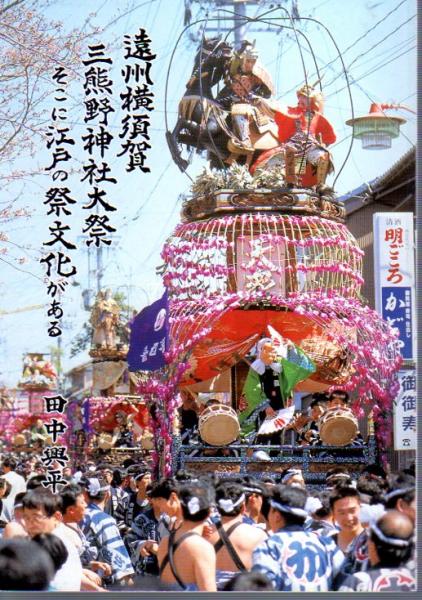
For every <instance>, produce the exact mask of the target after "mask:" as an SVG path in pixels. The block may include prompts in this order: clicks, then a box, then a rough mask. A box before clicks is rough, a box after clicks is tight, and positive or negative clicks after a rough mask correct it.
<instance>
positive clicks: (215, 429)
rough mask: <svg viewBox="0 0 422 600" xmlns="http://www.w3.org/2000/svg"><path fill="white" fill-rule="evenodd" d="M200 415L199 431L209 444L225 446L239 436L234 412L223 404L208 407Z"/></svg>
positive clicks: (237, 422)
mask: <svg viewBox="0 0 422 600" xmlns="http://www.w3.org/2000/svg"><path fill="white" fill-rule="evenodd" d="M210 408H211V410H209V409H207V410H206V411H204V412H203V413H202V415H201V418H200V422H199V433H200V435H201V438H202V439H203V441H204V442H206V443H207V444H210V446H226V445H227V444H231V443H232V442H234V441H235V440H236V439H237V438H238V436H239V431H240V427H239V421H238V420H237V416H236V412H235V411H234V410H233V409H231V408H229V407H225V406H215V407H210Z"/></svg>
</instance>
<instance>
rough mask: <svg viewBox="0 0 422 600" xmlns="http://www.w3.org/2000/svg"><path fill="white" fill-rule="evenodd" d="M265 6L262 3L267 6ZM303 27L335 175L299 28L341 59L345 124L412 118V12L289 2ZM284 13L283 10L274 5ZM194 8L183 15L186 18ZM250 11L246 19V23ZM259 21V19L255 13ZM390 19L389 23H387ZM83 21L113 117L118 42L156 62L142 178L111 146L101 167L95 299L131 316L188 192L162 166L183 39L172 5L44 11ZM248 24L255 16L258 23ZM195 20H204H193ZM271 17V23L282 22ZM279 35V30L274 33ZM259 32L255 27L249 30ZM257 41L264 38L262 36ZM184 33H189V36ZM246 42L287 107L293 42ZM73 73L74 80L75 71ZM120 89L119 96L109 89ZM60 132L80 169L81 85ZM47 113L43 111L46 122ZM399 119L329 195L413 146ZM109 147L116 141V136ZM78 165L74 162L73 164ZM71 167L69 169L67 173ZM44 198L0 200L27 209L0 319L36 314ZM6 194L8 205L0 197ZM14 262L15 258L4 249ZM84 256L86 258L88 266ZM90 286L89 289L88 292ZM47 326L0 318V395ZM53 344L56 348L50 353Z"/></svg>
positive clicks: (338, 108) (267, 38)
mask: <svg viewBox="0 0 422 600" xmlns="http://www.w3.org/2000/svg"><path fill="white" fill-rule="evenodd" d="M203 4H204V3H203ZM267 4H268V3H267ZM297 4H298V8H299V13H300V15H301V17H302V20H301V21H300V22H296V27H297V28H298V29H300V30H301V31H302V32H303V33H304V34H305V35H306V36H307V37H308V38H309V41H310V44H311V46H312V49H313V52H314V53H315V56H316V60H317V63H318V66H319V68H320V69H321V71H322V72H323V73H324V77H323V80H322V82H323V89H324V93H325V96H326V105H325V115H326V116H327V118H328V119H329V120H330V121H331V122H332V123H333V124H334V126H335V129H336V132H337V139H338V141H337V143H336V144H335V145H334V146H333V148H332V151H333V155H334V162H335V165H336V169H337V172H338V171H339V170H340V168H341V166H342V163H343V162H344V159H345V157H346V155H347V152H348V149H349V144H350V133H351V129H350V128H349V127H348V126H346V125H345V121H346V120H347V119H349V118H351V106H350V99H349V96H348V90H347V85H346V81H345V78H344V74H343V73H342V70H341V64H340V61H339V60H338V59H337V53H336V49H335V47H334V45H333V43H332V41H331V40H330V38H329V36H328V35H327V33H326V32H325V31H324V29H323V27H321V26H320V25H318V24H316V23H313V22H311V21H306V20H305V19H304V17H308V18H314V19H318V20H319V21H321V22H322V23H323V24H324V25H325V26H326V27H327V28H328V30H329V31H330V33H331V34H332V36H333V37H334V38H335V40H336V42H337V44H338V46H339V48H340V51H341V53H342V56H343V60H344V62H345V65H346V67H347V68H348V73H349V76H350V80H351V87H350V89H351V94H352V99H353V105H354V111H355V116H360V115H363V114H366V113H367V112H368V110H369V106H370V104H371V102H387V103H390V102H397V103H402V104H405V105H407V106H409V107H410V108H412V109H414V110H415V109H416V49H415V45H416V18H414V16H413V15H415V13H416V2H415V1H413V0H402V1H400V0H383V1H382V2H381V1H377V0H342V1H341V2H340V1H339V0H325V1H323V0H299V2H297ZM283 5H284V6H285V7H286V8H290V6H291V1H290V0H287V1H286V2H284V3H283ZM198 6H199V5H198V3H193V5H192V10H193V13H194V15H195V14H197V11H198ZM257 10H258V9H257V8H256V7H254V8H252V7H250V8H249V13H248V14H250V15H251V16H255V15H256V14H257ZM263 10H264V9H259V11H260V12H263ZM389 13H391V14H389ZM89 14H91V18H92V20H93V22H94V23H96V24H97V25H98V27H99V33H98V35H97V38H96V39H97V40H98V41H101V42H103V43H104V44H108V45H110V49H109V55H110V56H111V57H112V58H113V61H114V68H115V70H114V71H113V80H114V81H115V92H116V95H115V100H116V107H117V105H118V101H119V98H118V90H119V91H120V87H121V86H122V83H121V80H120V79H119V77H120V75H119V71H120V68H121V66H122V62H123V51H122V38H123V35H124V34H128V33H130V34H133V33H136V32H137V30H138V29H139V28H140V27H143V28H145V29H146V30H147V32H148V34H149V35H150V37H151V39H152V48H153V51H154V52H156V53H157V59H156V60H155V61H154V62H153V67H152V79H153V81H154V86H153V91H154V93H155V102H154V105H155V110H154V112H153V113H152V124H151V129H150V132H151V133H152V149H151V150H150V151H149V155H148V156H149V161H148V162H149V164H150V166H151V173H149V174H142V173H141V174H137V173H135V172H134V173H131V174H127V173H126V172H125V170H124V161H122V159H117V158H116V157H115V154H116V149H117V144H116V146H115V147H113V146H112V151H111V153H110V154H109V156H108V157H109V164H110V166H111V167H112V169H113V174H114V176H115V177H116V178H117V179H118V185H116V186H114V187H113V192H112V193H111V194H110V200H112V201H113V203H114V204H115V205H116V206H117V208H118V210H117V212H116V213H114V214H113V223H114V224H115V226H116V228H117V232H116V236H115V243H114V244H113V247H112V249H111V250H109V251H105V252H104V264H105V271H104V278H103V284H104V287H111V288H112V289H113V290H119V291H123V292H125V293H127V294H129V299H130V302H131V304H133V305H134V306H135V307H136V308H138V309H140V308H142V306H144V305H145V304H146V303H147V302H152V301H154V300H155V299H156V298H158V297H159V296H160V295H161V280H160V278H159V277H158V276H157V275H156V274H155V269H156V267H157V266H158V265H159V264H161V259H160V250H161V247H162V245H163V243H164V241H165V239H166V238H167V237H168V236H169V235H170V234H171V232H172V230H173V229H174V227H175V226H176V224H177V222H178V221H179V212H180V195H182V194H186V193H188V192H189V186H190V180H189V179H188V177H187V176H186V175H183V174H182V173H180V172H179V170H178V168H177V167H176V165H174V164H173V163H172V161H171V157H170V153H169V151H168V148H167V145H166V142H165V137H164V135H165V124H164V86H165V81H166V76H167V69H168V66H169V60H170V55H171V53H172V52H173V49H174V47H175V44H176V40H177V38H178V36H179V34H180V33H181V31H182V29H183V16H184V2H183V0H153V1H152V2H147V1H144V2H135V1H130V2H126V1H124V2H123V1H120V0H119V1H117V2H116V1H115V0H90V1H89V2H81V1H79V0H58V1H57V2H56V3H55V4H53V6H52V8H51V9H50V14H49V16H51V18H54V19H60V20H62V21H63V22H64V26H65V28H67V27H77V26H78V24H82V23H83V22H84V19H85V18H86V16H88V15H89ZM258 14H259V12H258ZM198 15H199V17H202V18H203V13H198ZM277 15H280V16H281V15H282V13H281V12H279V13H277V14H276V16H277ZM275 23H278V24H281V25H282V24H286V21H285V20H284V21H281V20H280V21H275ZM260 27H261V28H262V27H264V29H265V28H266V26H265V25H264V26H262V25H260ZM267 29H268V28H267ZM194 30H195V28H194ZM246 37H247V39H256V44H257V48H258V50H259V51H260V55H261V59H262V62H263V63H264V65H265V66H266V67H267V69H268V70H269V71H270V73H271V75H272V77H273V80H274V82H275V85H276V90H277V91H276V95H277V97H278V98H280V100H281V101H282V102H284V103H286V104H294V103H295V90H296V89H297V87H300V85H301V84H302V83H303V82H304V75H303V68H302V64H301V57H300V52H299V48H298V44H297V41H296V39H295V36H294V32H292V31H291V30H287V29H283V30H280V29H279V30H278V31H275V30H273V31H268V30H266V31H259V32H256V31H250V30H249V31H247V33H246ZM194 50H195V45H194V44H192V43H190V42H189V40H188V38H187V36H184V37H182V39H181V41H180V43H179V45H178V47H177V49H176V51H175V55H174V60H173V64H172V68H171V70H170V75H169V90H168V98H167V103H168V120H169V124H170V128H172V127H173V126H174V124H175V121H176V113H177V104H178V100H179V99H180V97H181V95H182V94H183V90H184V87H185V83H186V81H187V79H188V78H189V75H190V71H191V68H192V63H193V55H194ZM303 55H304V59H305V63H306V69H307V73H308V77H309V78H310V79H312V77H313V65H312V61H311V57H310V53H309V51H308V49H307V48H304V49H303ZM81 73H82V68H81ZM119 86H120V87H119ZM71 98H72V101H71V105H72V108H71V110H70V111H69V123H70V124H71V125H72V128H73V137H74V139H75V140H76V142H77V154H78V157H81V153H80V152H81V142H80V135H81V132H83V125H84V124H83V110H82V100H81V98H82V79H81V78H77V79H76V80H75V81H74V82H73V83H72V88H71ZM51 109H52V103H48V102H47V103H46V105H45V106H44V110H45V114H46V116H48V115H49V113H50V112H51ZM395 114H398V115H400V116H402V117H404V118H406V119H407V123H406V124H405V125H404V126H403V127H402V135H401V136H400V138H398V139H396V140H394V141H393V146H392V148H391V149H390V150H385V151H382V152H368V151H366V152H365V151H363V150H362V149H361V148H360V142H358V141H355V142H354V144H353V148H352V151H351V154H350V156H349V159H348V161H347V163H346V165H345V166H344V168H343V170H342V172H341V175H340V177H339V178H338V180H337V183H336V191H337V193H338V194H340V195H341V194H343V193H345V192H347V191H349V190H351V189H353V188H355V187H357V186H359V185H361V184H362V183H363V182H367V181H370V180H372V179H374V178H375V177H377V176H378V175H381V174H382V173H383V172H385V171H386V170H387V169H388V168H389V167H390V166H391V165H392V164H393V163H394V162H396V161H397V160H398V159H399V158H400V157H401V156H402V155H403V154H404V153H405V152H406V151H407V150H408V149H409V148H410V147H411V145H412V144H414V143H415V140H416V117H415V115H412V114H411V113H407V112H398V113H396V112H395V111H391V115H392V116H393V115H395ZM121 118H122V113H121V112H119V111H118V110H117V111H116V114H115V116H114V118H113V119H112V120H111V124H110V127H109V130H110V132H112V133H113V134H114V135H116V134H117V133H119V132H120V128H121ZM116 137H117V135H116ZM48 158H49V155H48V154H47V152H46V151H45V149H44V147H43V145H42V142H40V150H39V152H38V153H37V154H36V156H35V157H34V158H31V157H29V156H24V155H22V156H21V157H20V160H19V166H21V167H24V168H28V169H34V170H36V169H37V168H42V167H43V166H45V165H46V161H47V160H48ZM82 159H83V158H82ZM80 164H81V162H80V161H75V164H74V167H75V169H78V168H79V167H80ZM205 164H206V163H205V159H204V158H201V157H195V158H194V162H193V164H192V165H191V167H190V168H189V174H190V176H191V177H194V176H195V175H196V174H197V173H199V172H200V171H201V170H202V168H203V166H204V165H205ZM79 179H80V177H79V178H78V177H76V176H75V177H74V178H73V179H72V180H71V181H70V183H69V187H70V189H71V191H72V193H73V196H74V197H76V199H77V200H78V201H79V203H80V204H82V203H84V202H85V201H86V200H85V196H84V194H86V191H87V188H86V187H85V186H84V185H83V184H81V183H80V181H79ZM49 186H50V181H49V179H48V178H47V177H46V176H44V175H40V176H34V177H32V178H31V179H29V180H28V179H27V180H25V181H24V182H20V183H19V184H18V185H17V186H16V187H15V189H13V190H10V191H8V192H5V194H6V196H5V195H4V194H3V198H2V201H7V200H8V199H12V197H14V195H19V198H18V200H16V202H15V203H14V207H15V208H18V207H23V206H29V207H30V208H31V210H32V211H33V214H32V216H31V218H30V219H28V220H20V221H16V222H13V223H11V224H9V225H8V226H7V227H6V228H5V229H4V230H5V231H6V233H7V234H8V235H9V237H10V239H11V240H13V241H15V242H16V243H18V244H19V245H24V246H28V248H27V249H26V250H25V252H26V253H27V255H28V258H29V262H28V263H27V264H26V265H23V266H21V267H20V268H21V269H23V270H24V271H23V272H22V271H18V270H16V268H13V267H12V266H10V265H7V264H5V263H1V264H0V311H11V310H14V309H16V308H25V307H28V306H31V305H37V304H45V303H46V302H47V300H48V298H47V296H46V292H45V286H44V285H43V283H42V281H40V279H39V278H42V275H43V272H42V270H41V269H40V266H39V265H38V262H37V260H38V258H39V256H40V253H39V249H40V246H41V244H42V241H46V240H47V238H48V229H47V228H48V224H50V223H51V221H50V218H47V217H46V216H45V214H44V211H43V206H42V201H43V195H44V193H45V191H46V190H47V189H48V187H49ZM7 194H10V196H7ZM83 216H84V215H82V214H81V210H80V209H79V210H75V211H74V215H73V216H72V221H71V222H70V224H71V226H72V238H73V239H74V240H76V241H77V243H78V246H79V248H80V250H79V251H78V253H77V254H76V257H75V259H74V260H75V262H76V264H77V267H78V270H79V273H78V276H77V278H76V279H77V281H78V283H79V284H80V285H79V286H78V287H74V288H72V290H69V292H67V293H66V295H65V297H64V306H65V317H64V323H65V325H66V329H65V332H64V334H63V336H62V340H63V347H64V348H65V350H66V351H67V349H68V348H69V345H70V340H71V338H72V337H73V336H74V335H76V334H77V333H78V331H79V329H80V325H81V323H82V322H83V320H85V319H86V318H87V317H88V316H89V315H88V313H86V312H84V311H83V308H82V298H81V291H82V290H83V289H86V288H87V287H88V273H87V270H88V259H87V253H86V250H85V248H84V244H83V241H82V240H81V239H80V237H79V236H80V235H81V229H82V222H83ZM11 253H12V255H16V256H17V255H18V254H19V250H18V249H11ZM93 260H94V256H92V257H91V261H93ZM93 285H94V281H93V280H92V277H91V286H93ZM46 329H47V318H46V316H45V311H44V310H34V311H27V312H20V313H15V314H9V315H7V314H6V315H1V314H0V361H1V362H0V364H1V367H0V383H1V382H3V383H5V384H7V385H9V386H13V385H16V383H17V381H18V379H19V377H20V372H21V368H22V367H21V359H22V354H23V353H24V352H27V351H28V352H43V351H44V352H48V348H49V346H50V345H51V344H52V341H51V340H50V339H49V338H48V336H47V333H46ZM53 343H55V342H54V341H53ZM85 359H86V355H85V356H84V355H81V356H79V357H78V358H77V359H73V360H72V361H69V360H68V357H67V355H66V354H65V357H64V368H65V370H66V369H68V368H69V367H70V366H73V365H74V364H75V363H79V362H83V361H84V360H85Z"/></svg>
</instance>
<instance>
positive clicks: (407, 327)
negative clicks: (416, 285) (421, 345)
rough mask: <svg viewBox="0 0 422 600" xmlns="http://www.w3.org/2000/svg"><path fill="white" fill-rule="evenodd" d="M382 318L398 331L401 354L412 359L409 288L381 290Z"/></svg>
mask: <svg viewBox="0 0 422 600" xmlns="http://www.w3.org/2000/svg"><path fill="white" fill-rule="evenodd" d="M382 316H383V318H384V319H385V320H386V321H387V322H388V323H389V325H391V327H396V328H397V329H398V330H399V334H400V335H399V339H400V346H401V354H402V356H403V358H404V359H412V358H413V352H412V335H413V332H412V325H413V324H412V294H411V288H410V287H383V288H382Z"/></svg>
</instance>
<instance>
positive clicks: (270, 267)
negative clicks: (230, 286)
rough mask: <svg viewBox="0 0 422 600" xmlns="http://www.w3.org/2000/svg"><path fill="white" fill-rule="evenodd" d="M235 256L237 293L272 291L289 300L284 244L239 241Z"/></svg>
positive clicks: (254, 239) (244, 238)
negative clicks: (287, 296) (287, 295)
mask: <svg viewBox="0 0 422 600" xmlns="http://www.w3.org/2000/svg"><path fill="white" fill-rule="evenodd" d="M236 256H237V269H236V278H237V291H245V292H252V293H253V292H257V291H265V292H266V291H269V292H271V293H273V294H277V295H279V296H282V297H283V298H284V297H285V296H286V273H285V268H286V264H287V263H286V246H285V243H284V242H283V241H282V240H272V241H271V242H270V241H269V240H268V239H265V236H264V237H260V236H256V237H251V236H242V237H238V238H237V239H236Z"/></svg>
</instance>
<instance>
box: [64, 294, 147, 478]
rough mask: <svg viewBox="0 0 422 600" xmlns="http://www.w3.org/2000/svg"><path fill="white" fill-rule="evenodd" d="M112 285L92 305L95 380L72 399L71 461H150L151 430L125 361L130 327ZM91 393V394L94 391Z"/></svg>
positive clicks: (69, 412) (69, 417)
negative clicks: (111, 287)
mask: <svg viewBox="0 0 422 600" xmlns="http://www.w3.org/2000/svg"><path fill="white" fill-rule="evenodd" d="M121 313H122V310H121V306H120V305H119V303H118V302H117V301H116V298H115V297H114V296H113V293H112V291H111V290H110V289H104V290H100V291H99V292H98V294H97V296H96V299H95V302H94V304H93V306H92V309H91V315H90V325H91V327H92V336H91V347H90V350H89V354H90V357H91V359H92V373H93V378H92V382H91V386H90V387H91V389H90V390H89V391H90V393H89V392H88V390H86V392H87V393H86V394H85V396H84V397H82V398H72V397H71V398H70V402H69V405H68V407H67V410H66V419H67V423H68V433H67V438H68V439H67V442H68V444H67V445H68V448H69V453H70V455H71V457H72V460H73V462H74V463H75V464H79V463H81V462H83V461H84V460H85V459H86V456H87V455H89V456H91V457H92V458H93V459H94V460H97V461H98V462H101V463H103V464H105V463H107V464H110V466H112V467H117V466H121V465H122V463H123V462H124V461H125V460H130V461H132V462H139V461H143V460H147V459H148V455H149V451H150V450H151V446H152V444H151V438H152V433H151V432H150V430H149V415H148V411H147V408H146V406H145V403H144V402H143V400H142V398H141V397H140V396H138V395H137V394H136V393H135V388H136V385H137V383H138V378H137V377H136V375H135V374H132V373H129V372H128V368H127V363H126V356H127V352H128V344H127V342H128V335H129V326H128V322H126V319H124V318H123V317H122V314H121ZM93 391H94V392H95V393H94V394H93V393H92V392H93Z"/></svg>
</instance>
